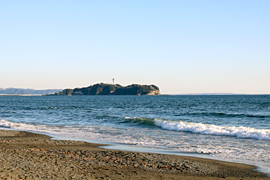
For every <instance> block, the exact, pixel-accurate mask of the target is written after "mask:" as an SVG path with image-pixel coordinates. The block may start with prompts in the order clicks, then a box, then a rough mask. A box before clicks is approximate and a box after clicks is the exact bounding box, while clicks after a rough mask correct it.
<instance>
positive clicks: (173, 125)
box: [125, 117, 270, 140]
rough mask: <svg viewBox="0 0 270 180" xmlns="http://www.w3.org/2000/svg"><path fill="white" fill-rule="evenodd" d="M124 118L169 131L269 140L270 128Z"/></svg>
mask: <svg viewBox="0 0 270 180" xmlns="http://www.w3.org/2000/svg"><path fill="white" fill-rule="evenodd" d="M125 119H126V120H130V121H131V122H136V123H145V124H148V125H149V124H153V125H155V126H158V127H160V128H162V129H164V130H169V131H180V132H191V133H196V134H204V135H217V136H232V137H237V138H250V139H258V140H270V129H255V128H250V127H243V126H239V127H236V126H217V125H214V124H203V123H192V122H187V121H170V120H163V119H157V118H139V117H133V118H131V117H125ZM145 121H146V122H145Z"/></svg>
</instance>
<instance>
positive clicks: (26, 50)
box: [0, 0, 270, 94]
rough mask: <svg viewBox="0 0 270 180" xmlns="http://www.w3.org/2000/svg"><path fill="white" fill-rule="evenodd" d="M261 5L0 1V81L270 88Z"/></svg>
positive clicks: (265, 5) (173, 89)
mask: <svg viewBox="0 0 270 180" xmlns="http://www.w3.org/2000/svg"><path fill="white" fill-rule="evenodd" d="M269 8H270V1H269V0H260V1H255V0H252V1H249V0H218V1H217V0H212V1H208V0H202V1H199V0H196V1H193V0H188V1H187V0H183V1H181V0H175V1H174V0H169V1H165V0H164V1H159V0H142V1H140V0H136V1H124V0H123V1H118V0H114V1H105V0H104V1H90V0H87V1H86V0H85V1H84V0H81V1H74V0H65V1H62V0H58V1H55V0H46V1H36V0H35V1H34V0H32V1H30V0H26V1H19V0H17V1H16V0H14V1H9V0H2V1H0V68H1V71H0V87H1V88H7V87H17V88H34V89H48V88H75V87H83V86H88V85H91V84H94V83H99V82H104V83H111V82H112V78H115V79H116V83H119V84H122V85H128V84H132V83H138V84H155V85H157V86H159V87H160V89H161V93H169V94H181V93H215V92H225V93H250V94H260V93H267V94H269V93H270V10H269Z"/></svg>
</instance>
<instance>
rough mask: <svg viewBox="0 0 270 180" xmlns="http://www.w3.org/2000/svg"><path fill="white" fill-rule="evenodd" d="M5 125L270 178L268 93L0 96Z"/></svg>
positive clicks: (0, 115)
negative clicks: (234, 166)
mask: <svg viewBox="0 0 270 180" xmlns="http://www.w3.org/2000/svg"><path fill="white" fill-rule="evenodd" d="M0 127H1V128H4V129H16V130H25V131H31V132H39V133H44V134H48V135H51V136H52V137H54V138H58V139H78V140H84V141H88V142H105V143H109V144H110V146H108V147H107V148H111V149H126V150H134V151H145V152H159V153H167V154H179V155H186V156H195V157H203V158H209V159H217V160H223V161H230V162H240V163H246V164H251V165H256V166H258V167H259V170H260V171H263V172H268V173H269V174H270V95H177V96H176V95H175V96H174V95H171V96H169V95H168V96H27V97H25V96H0Z"/></svg>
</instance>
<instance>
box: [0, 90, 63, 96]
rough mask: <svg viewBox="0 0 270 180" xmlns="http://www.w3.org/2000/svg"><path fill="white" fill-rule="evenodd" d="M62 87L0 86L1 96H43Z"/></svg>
mask: <svg viewBox="0 0 270 180" xmlns="http://www.w3.org/2000/svg"><path fill="white" fill-rule="evenodd" d="M61 90H62V89H45V90H35V89H23V88H0V95H1V96H9V95H13V96H33V95H35V96H41V95H43V94H51V93H55V92H59V91H61Z"/></svg>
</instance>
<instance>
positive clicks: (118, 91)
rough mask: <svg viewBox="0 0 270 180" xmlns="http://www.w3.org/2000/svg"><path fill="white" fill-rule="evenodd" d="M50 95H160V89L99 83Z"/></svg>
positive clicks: (150, 86)
mask: <svg viewBox="0 0 270 180" xmlns="http://www.w3.org/2000/svg"><path fill="white" fill-rule="evenodd" d="M52 95H160V91H159V88H158V87H157V86H155V85H139V84H132V85H129V86H121V85H119V84H104V83H99V84H94V85H91V86H88V87H83V88H75V89H64V90H63V91H60V92H58V93H55V94H52Z"/></svg>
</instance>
